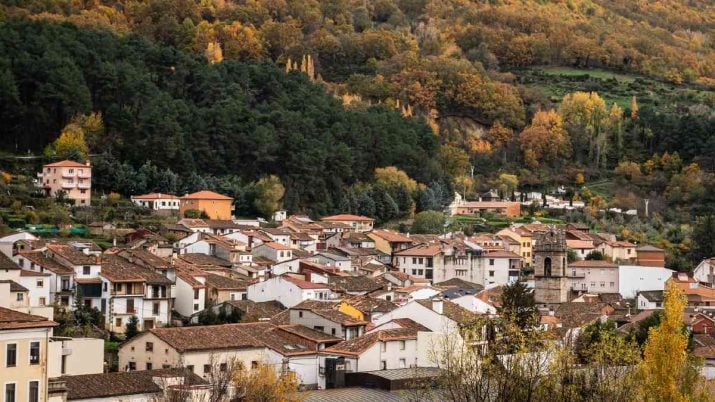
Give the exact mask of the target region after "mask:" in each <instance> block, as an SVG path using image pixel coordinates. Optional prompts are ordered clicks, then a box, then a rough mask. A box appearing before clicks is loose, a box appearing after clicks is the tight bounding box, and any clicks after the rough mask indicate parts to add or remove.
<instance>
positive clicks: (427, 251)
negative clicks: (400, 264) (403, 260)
mask: <svg viewBox="0 0 715 402" xmlns="http://www.w3.org/2000/svg"><path fill="white" fill-rule="evenodd" d="M441 252H442V248H441V247H440V246H439V244H419V245H417V246H414V247H412V248H408V249H405V250H400V251H398V252H396V253H395V255H399V256H409V257H411V256H426V257H433V256H435V255H437V254H439V253H441Z"/></svg>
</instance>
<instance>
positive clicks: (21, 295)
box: [17, 293, 25, 301]
mask: <svg viewBox="0 0 715 402" xmlns="http://www.w3.org/2000/svg"><path fill="white" fill-rule="evenodd" d="M24 299H25V294H24V293H18V294H17V301H23V300H24Z"/></svg>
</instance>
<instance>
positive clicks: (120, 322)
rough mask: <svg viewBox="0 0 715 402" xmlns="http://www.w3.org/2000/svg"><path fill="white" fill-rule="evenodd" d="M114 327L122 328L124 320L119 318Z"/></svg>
mask: <svg viewBox="0 0 715 402" xmlns="http://www.w3.org/2000/svg"><path fill="white" fill-rule="evenodd" d="M114 326H115V327H121V326H122V319H121V318H117V320H116V321H115V323H114Z"/></svg>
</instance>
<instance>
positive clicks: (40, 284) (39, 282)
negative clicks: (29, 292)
mask: <svg viewBox="0 0 715 402" xmlns="http://www.w3.org/2000/svg"><path fill="white" fill-rule="evenodd" d="M44 286H45V282H43V281H42V280H38V281H37V287H38V288H42V287H44Z"/></svg>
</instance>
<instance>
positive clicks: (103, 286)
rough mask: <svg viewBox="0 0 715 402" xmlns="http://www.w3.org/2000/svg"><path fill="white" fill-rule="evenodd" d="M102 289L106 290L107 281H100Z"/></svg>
mask: <svg viewBox="0 0 715 402" xmlns="http://www.w3.org/2000/svg"><path fill="white" fill-rule="evenodd" d="M102 291H104V292H106V291H107V282H104V283H102Z"/></svg>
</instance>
